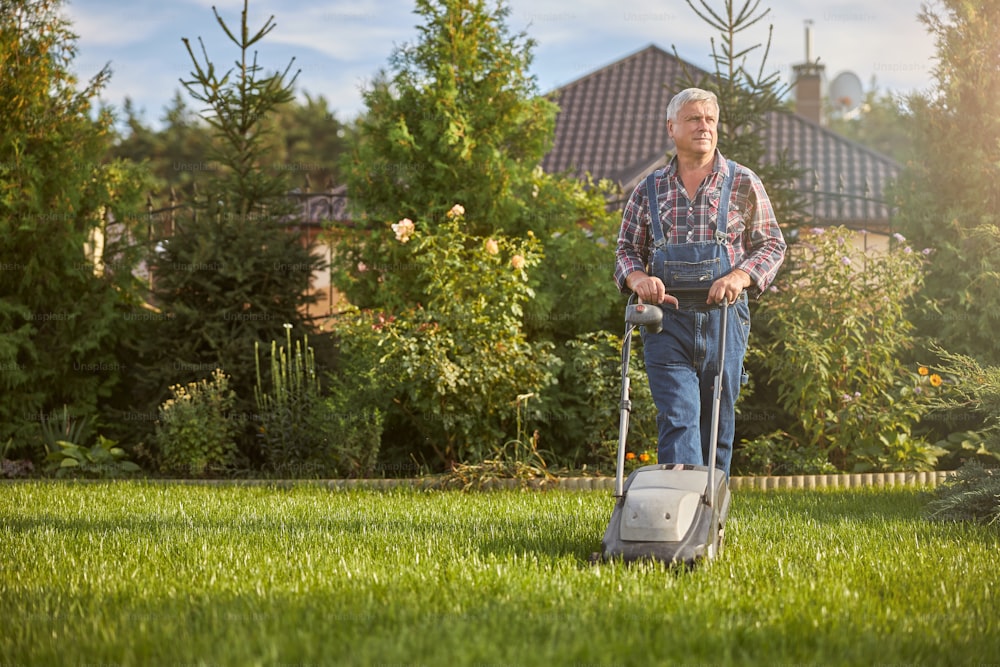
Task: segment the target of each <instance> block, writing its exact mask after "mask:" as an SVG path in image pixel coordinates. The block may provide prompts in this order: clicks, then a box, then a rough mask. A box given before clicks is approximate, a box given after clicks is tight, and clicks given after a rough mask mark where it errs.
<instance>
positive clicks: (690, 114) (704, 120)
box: [667, 102, 719, 156]
mask: <svg viewBox="0 0 1000 667" xmlns="http://www.w3.org/2000/svg"><path fill="white" fill-rule="evenodd" d="M718 130H719V113H718V111H717V110H716V108H715V105H714V104H712V103H711V102H688V103H687V104H685V105H684V106H682V107H681V109H680V111H679V112H678V114H677V120H676V121H672V120H667V134H669V135H670V138H671V139H673V140H674V144H676V146H677V153H678V154H680V155H690V156H704V155H708V154H710V153H715V146H716V144H718V142H719V134H718Z"/></svg>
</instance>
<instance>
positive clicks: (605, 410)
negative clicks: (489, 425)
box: [529, 331, 657, 470]
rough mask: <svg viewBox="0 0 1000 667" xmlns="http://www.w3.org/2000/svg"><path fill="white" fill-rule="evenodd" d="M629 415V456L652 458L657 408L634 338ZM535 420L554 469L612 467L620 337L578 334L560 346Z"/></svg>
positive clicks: (533, 415) (617, 412)
mask: <svg viewBox="0 0 1000 667" xmlns="http://www.w3.org/2000/svg"><path fill="white" fill-rule="evenodd" d="M629 369H630V370H629V375H630V378H631V391H630V395H631V399H632V413H631V415H630V418H629V434H628V441H627V442H628V450H629V451H630V452H631V453H633V454H636V456H637V457H638V455H641V454H644V453H645V454H649V453H650V452H652V457H653V462H655V456H656V454H655V452H656V439H657V431H656V406H655V405H654V404H653V399H652V396H651V394H650V392H649V382H648V381H647V380H646V373H645V366H644V364H643V362H642V347H641V343H640V339H639V338H638V337H634V338H633V345H632V354H631V358H630V359H629ZM543 399H544V400H543V401H542V403H541V404H540V407H539V408H538V410H537V411H536V412H534V413H529V418H530V419H532V420H537V423H538V424H539V427H538V428H539V430H540V434H541V438H542V442H543V443H544V446H545V448H546V449H548V450H550V451H552V452H553V453H554V454H555V458H554V463H558V464H562V465H564V466H567V467H571V468H582V467H583V466H584V465H588V464H597V466H598V467H599V468H602V469H605V470H607V469H610V468H612V467H613V466H614V462H615V456H616V453H617V451H618V427H619V423H620V417H621V411H620V405H619V403H620V399H621V337H620V336H617V335H615V334H612V333H609V332H606V331H597V332H593V333H589V334H581V335H579V336H577V337H576V338H574V339H573V340H570V341H567V342H566V343H565V344H564V345H563V364H562V367H561V369H560V373H559V381H558V382H557V383H555V384H553V385H552V386H551V387H549V388H547V389H546V390H545V392H544V394H543Z"/></svg>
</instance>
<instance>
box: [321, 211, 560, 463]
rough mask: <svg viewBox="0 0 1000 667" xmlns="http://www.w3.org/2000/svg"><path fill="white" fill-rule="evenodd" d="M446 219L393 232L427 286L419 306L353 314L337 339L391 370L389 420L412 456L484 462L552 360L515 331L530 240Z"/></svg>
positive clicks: (534, 251)
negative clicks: (486, 234) (431, 226)
mask: <svg viewBox="0 0 1000 667" xmlns="http://www.w3.org/2000/svg"><path fill="white" fill-rule="evenodd" d="M445 218H446V219H445V221H444V222H442V223H441V224H439V225H437V226H436V227H435V232H434V233H427V232H425V231H423V230H422V229H421V228H420V227H418V226H417V225H416V223H414V222H412V221H410V220H407V219H404V220H402V221H400V222H398V223H394V226H393V227H392V228H393V229H394V232H395V235H396V238H397V242H398V243H399V244H401V245H402V246H405V248H406V249H408V253H407V255H406V257H405V261H406V263H407V264H408V265H409V266H410V267H411V268H412V270H413V272H414V273H415V279H417V280H419V281H421V282H425V283H426V284H427V285H428V291H427V294H426V298H427V300H426V302H425V303H424V304H415V305H411V306H410V307H408V308H406V309H405V310H402V311H400V312H398V313H395V314H382V313H371V312H356V313H354V314H353V315H351V316H350V317H347V318H343V319H342V321H340V322H338V323H337V324H336V325H335V334H336V335H337V337H338V338H339V339H341V340H344V339H346V338H347V337H353V340H352V342H351V343H350V345H351V346H352V347H353V348H355V349H358V348H359V347H360V348H362V349H363V350H364V351H363V352H362V356H364V357H365V358H376V357H377V364H378V366H379V367H380V368H382V369H389V370H388V371H387V372H385V373H384V374H383V376H382V378H383V380H384V382H385V385H384V389H383V391H384V393H385V394H387V395H391V396H392V404H391V407H390V409H389V410H390V413H389V414H387V421H388V422H390V423H391V425H392V426H393V427H394V428H398V432H400V433H401V434H402V435H401V437H403V438H406V443H405V445H406V446H408V447H410V452H411V454H417V455H419V456H424V457H430V458H432V459H433V460H434V465H435V466H436V467H443V468H449V467H451V466H452V465H453V464H454V463H456V462H472V463H475V462H479V461H482V460H484V458H485V457H486V456H488V455H489V453H490V452H492V451H493V450H494V448H495V447H496V446H497V445H498V444H500V443H502V442H504V441H505V438H504V434H505V432H507V429H509V428H510V426H511V424H512V422H513V421H514V419H515V407H516V397H517V396H519V395H522V394H527V393H532V392H538V391H539V390H540V389H541V388H542V387H543V386H545V385H546V384H548V383H549V382H550V381H551V379H552V371H553V370H554V368H555V367H556V365H557V364H558V359H557V358H556V357H555V356H554V355H553V354H552V345H551V344H548V343H531V342H529V341H528V340H527V338H526V336H525V335H524V333H523V330H522V326H523V325H522V320H523V306H524V303H525V302H526V301H527V300H528V299H529V298H531V296H532V294H533V292H532V290H531V288H530V287H529V285H528V273H527V271H528V269H529V268H531V267H532V266H534V265H536V264H537V263H538V261H539V260H540V253H539V244H538V241H537V239H535V238H534V236H533V235H531V234H530V233H529V236H528V238H527V239H525V240H516V239H510V238H506V237H502V236H499V235H498V236H495V237H492V238H487V239H482V238H477V237H474V236H471V235H470V234H468V233H466V232H465V231H464V230H463V227H464V210H463V209H462V208H461V207H460V206H455V207H454V208H453V209H452V210H451V211H450V212H449V213H448V214H447V215H446V216H445ZM386 286H387V288H389V289H391V288H392V285H391V284H390V283H389V281H387V285H386ZM394 432H396V431H394Z"/></svg>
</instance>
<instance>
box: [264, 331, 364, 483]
mask: <svg viewBox="0 0 1000 667" xmlns="http://www.w3.org/2000/svg"><path fill="white" fill-rule="evenodd" d="M291 331H292V327H291V325H285V345H282V346H280V347H279V346H278V344H277V342H276V341H272V342H271V363H270V369H269V374H268V377H269V385H270V387H269V389H268V390H265V388H264V384H265V383H264V374H263V373H262V372H261V367H260V366H261V364H260V349H259V346H255V347H254V357H255V360H256V367H257V386H256V388H255V391H254V395H255V398H256V401H257V409H258V411H259V420H260V423H259V436H260V441H261V444H262V447H263V455H264V461H265V464H266V466H267V467H268V468H269V470H271V471H272V472H275V473H280V474H284V475H291V476H294V477H318V476H337V477H355V476H359V475H362V474H365V473H367V472H369V471H371V470H372V469H373V467H374V465H375V461H376V459H377V457H378V451H379V440H380V438H381V435H382V414H381V412H380V411H379V410H378V408H376V407H369V406H361V407H356V406H353V405H351V397H350V396H349V395H348V394H347V393H345V392H343V391H339V390H338V389H339V388H337V387H335V388H334V391H332V392H331V393H330V394H329V395H324V393H323V391H322V389H321V385H320V378H319V375H318V373H317V371H316V355H315V352H314V350H313V348H312V347H310V345H309V337H308V336H304V337H303V339H302V340H301V341H295V344H294V346H293V344H292V333H291Z"/></svg>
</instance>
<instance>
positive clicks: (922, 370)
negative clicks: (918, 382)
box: [917, 366, 931, 375]
mask: <svg viewBox="0 0 1000 667" xmlns="http://www.w3.org/2000/svg"><path fill="white" fill-rule="evenodd" d="M917 372H918V373H920V374H921V375H927V374H928V373H930V372H931V371H930V369H929V368H927V366H921V367H920V368H918V369H917Z"/></svg>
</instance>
